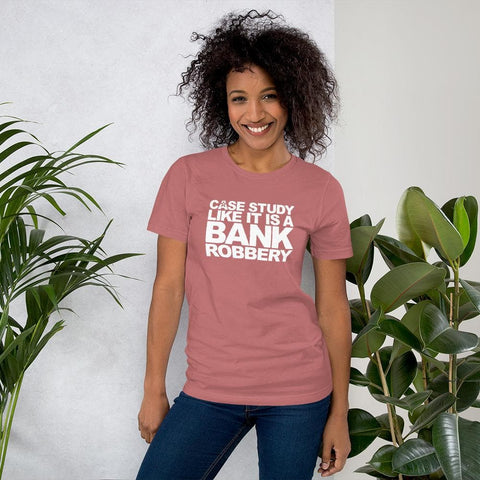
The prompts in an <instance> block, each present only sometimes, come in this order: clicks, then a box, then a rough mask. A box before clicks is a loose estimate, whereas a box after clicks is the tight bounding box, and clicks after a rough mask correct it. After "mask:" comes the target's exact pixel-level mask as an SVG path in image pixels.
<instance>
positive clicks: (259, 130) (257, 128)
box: [245, 123, 272, 133]
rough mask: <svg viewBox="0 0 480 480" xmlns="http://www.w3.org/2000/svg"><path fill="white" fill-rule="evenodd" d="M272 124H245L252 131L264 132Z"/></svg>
mask: <svg viewBox="0 0 480 480" xmlns="http://www.w3.org/2000/svg"><path fill="white" fill-rule="evenodd" d="M271 125H272V124H271V123H267V124H266V125H262V126H261V127H252V126H250V125H245V127H246V128H247V130H249V131H250V132H252V133H262V132H264V131H265V130H266V129H267V128H268V127H270V126H271Z"/></svg>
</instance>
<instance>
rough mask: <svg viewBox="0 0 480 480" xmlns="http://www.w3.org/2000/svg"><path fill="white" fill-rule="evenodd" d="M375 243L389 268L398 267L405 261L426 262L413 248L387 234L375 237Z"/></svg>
mask: <svg viewBox="0 0 480 480" xmlns="http://www.w3.org/2000/svg"><path fill="white" fill-rule="evenodd" d="M375 245H376V247H377V248H378V249H379V250H380V253H381V254H382V257H383V259H384V260H385V263H386V264H387V265H388V266H389V268H394V267H398V266H399V265H404V264H405V263H414V262H424V261H425V260H424V259H423V257H419V256H418V255H416V254H415V252H414V251H413V250H411V249H410V248H408V247H407V246H406V245H404V244H403V243H402V242H400V241H398V240H396V239H395V238H392V237H388V236H385V235H377V236H376V237H375Z"/></svg>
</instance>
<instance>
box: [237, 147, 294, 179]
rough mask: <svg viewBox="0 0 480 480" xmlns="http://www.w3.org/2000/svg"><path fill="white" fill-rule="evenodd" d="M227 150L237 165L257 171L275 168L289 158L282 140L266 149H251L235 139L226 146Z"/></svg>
mask: <svg viewBox="0 0 480 480" xmlns="http://www.w3.org/2000/svg"><path fill="white" fill-rule="evenodd" d="M228 152H229V154H230V156H231V157H232V159H233V161H234V162H235V163H236V164H237V165H238V166H240V167H242V168H244V169H245V170H249V171H252V172H258V173H268V172H271V171H273V170H277V169H279V168H281V167H283V165H285V164H286V163H288V161H289V160H290V158H291V154H290V152H289V151H288V149H287V146H286V145H285V143H284V142H282V143H280V144H278V145H275V147H272V148H269V149H266V150H253V149H251V148H248V147H247V146H245V145H243V143H240V142H238V141H237V142H235V143H233V144H232V145H229V146H228Z"/></svg>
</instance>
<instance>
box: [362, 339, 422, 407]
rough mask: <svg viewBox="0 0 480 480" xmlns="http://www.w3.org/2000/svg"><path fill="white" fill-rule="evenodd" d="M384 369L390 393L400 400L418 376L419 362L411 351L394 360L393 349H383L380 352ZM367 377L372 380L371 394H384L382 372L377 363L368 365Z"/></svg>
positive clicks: (372, 362)
mask: <svg viewBox="0 0 480 480" xmlns="http://www.w3.org/2000/svg"><path fill="white" fill-rule="evenodd" d="M378 353H379V355H380V359H381V362H382V368H383V371H384V372H385V377H386V381H387V386H388V391H389V393H390V395H391V396H392V397H394V398H400V397H401V396H402V395H403V394H404V393H405V392H406V391H407V389H408V387H409V386H410V385H411V383H412V381H413V379H414V378H415V375H416V370H417V360H416V358H415V355H414V354H413V352H411V351H407V352H405V353H404V354H403V355H401V356H399V357H397V358H395V359H392V358H391V355H392V347H383V348H382V349H380V350H379V352H378ZM366 377H367V378H368V379H369V380H370V382H371V386H370V387H369V391H370V393H371V394H376V393H384V392H383V388H382V381H381V377H380V372H379V369H378V366H377V363H376V361H373V360H371V361H370V362H369V363H368V366H367V371H366Z"/></svg>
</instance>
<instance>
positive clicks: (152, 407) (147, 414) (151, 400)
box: [138, 394, 170, 443]
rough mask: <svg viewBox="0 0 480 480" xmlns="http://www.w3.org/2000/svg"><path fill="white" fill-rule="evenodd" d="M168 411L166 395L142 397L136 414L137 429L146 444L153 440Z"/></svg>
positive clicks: (168, 405)
mask: <svg viewBox="0 0 480 480" xmlns="http://www.w3.org/2000/svg"><path fill="white" fill-rule="evenodd" d="M169 410H170V404H169V403H168V398H167V396H166V395H152V394H150V395H147V394H145V395H144V397H143V401H142V406H141V407H140V412H139V413H138V429H139V430H140V435H141V436H142V438H143V439H145V441H146V442H147V443H150V442H151V441H152V440H153V437H154V436H155V434H156V433H157V430H158V428H159V427H160V424H161V423H162V422H163V419H164V418H165V416H166V415H167V413H168V411H169Z"/></svg>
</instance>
